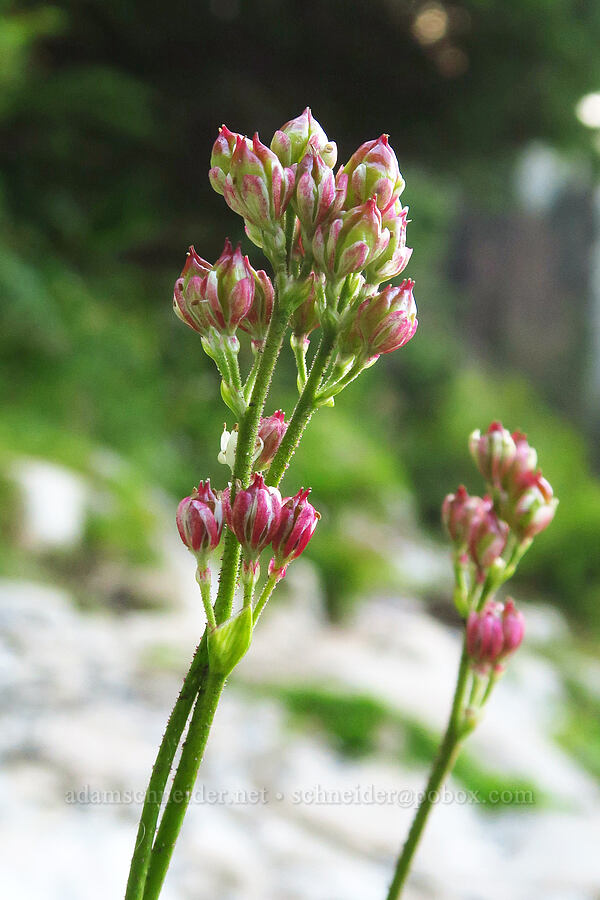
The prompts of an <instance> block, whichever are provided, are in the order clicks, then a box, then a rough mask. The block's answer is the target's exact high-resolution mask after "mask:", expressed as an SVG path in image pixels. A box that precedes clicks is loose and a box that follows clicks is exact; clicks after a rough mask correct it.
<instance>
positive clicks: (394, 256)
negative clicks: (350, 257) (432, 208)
mask: <svg viewBox="0 0 600 900" xmlns="http://www.w3.org/2000/svg"><path fill="white" fill-rule="evenodd" d="M407 218H408V206H405V207H404V208H402V207H401V206H400V204H399V203H397V204H395V205H394V206H393V207H392V208H391V209H390V210H388V212H386V213H385V215H384V216H383V227H384V228H387V229H388V231H389V232H390V242H389V244H388V245H387V247H386V249H385V250H384V251H383V253H381V254H380V255H379V256H378V257H377V259H376V260H375V262H374V263H372V264H371V265H370V266H368V267H367V268H366V269H365V278H366V279H367V281H368V282H369V284H381V282H382V281H389V280H390V278H396V276H397V275H400V273H401V272H403V271H404V269H405V268H406V266H407V265H408V261H409V260H410V258H411V256H412V249H411V248H410V247H407V246H406V223H407Z"/></svg>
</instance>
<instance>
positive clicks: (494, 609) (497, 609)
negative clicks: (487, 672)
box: [467, 600, 504, 669]
mask: <svg viewBox="0 0 600 900" xmlns="http://www.w3.org/2000/svg"><path fill="white" fill-rule="evenodd" d="M501 612H502V604H501V603H496V602H495V601H493V600H492V601H489V602H488V603H486V605H485V606H484V608H483V610H482V611H481V612H480V613H478V612H474V611H473V612H470V613H469V617H468V619H467V654H468V656H469V658H470V660H471V661H472V662H473V663H475V664H476V665H477V666H480V667H482V668H484V669H487V668H489V666H490V665H493V664H494V663H496V662H498V661H499V659H500V658H501V656H502V649H503V646H504V633H503V630H502V619H501V617H500V615H501Z"/></svg>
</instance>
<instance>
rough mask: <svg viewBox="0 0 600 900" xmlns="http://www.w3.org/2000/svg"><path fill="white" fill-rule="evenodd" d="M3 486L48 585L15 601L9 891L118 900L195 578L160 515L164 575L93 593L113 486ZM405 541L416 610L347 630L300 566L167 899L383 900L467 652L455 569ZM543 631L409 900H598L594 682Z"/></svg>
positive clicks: (230, 704)
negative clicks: (90, 556) (99, 530)
mask: <svg viewBox="0 0 600 900" xmlns="http://www.w3.org/2000/svg"><path fill="white" fill-rule="evenodd" d="M111 465H116V462H115V461H114V460H112V461H111V460H107V459H103V460H101V464H99V468H100V469H102V472H103V473H104V477H106V472H107V469H110V466H111ZM7 480H8V481H10V483H11V484H12V485H13V486H14V489H15V492H16V494H17V495H18V498H19V502H20V504H21V509H22V516H21V527H20V534H19V535H18V543H19V545H20V546H21V547H22V548H23V559H25V560H29V561H30V565H29V566H28V567H27V570H26V568H25V566H22V568H21V571H20V572H17V570H16V569H15V570H14V572H13V573H12V575H11V577H6V578H4V579H3V580H2V581H1V582H0V682H1V684H2V691H1V693H0V697H1V699H0V704H1V708H0V714H1V719H2V725H1V727H0V753H1V755H2V767H1V770H0V781H1V783H2V786H1V793H0V796H2V803H1V804H0V846H1V847H2V856H3V857H4V859H3V863H2V870H3V875H2V884H3V891H2V893H3V896H5V897H7V898H10V900H33V898H42V897H43V898H44V900H100V898H102V900H107V898H117V897H120V896H122V894H123V890H124V885H125V881H126V875H127V870H128V864H129V859H130V855H131V851H132V845H133V841H134V836H135V831H136V827H137V820H138V816H139V811H140V806H139V799H140V795H143V791H144V789H145V786H146V782H147V779H148V776H149V771H150V768H151V765H152V762H153V759H154V754H155V752H156V748H157V745H158V742H159V740H160V738H161V736H162V732H163V728H164V725H165V721H166V718H167V715H168V712H169V710H170V707H171V705H172V703H173V701H174V697H175V695H176V692H177V690H178V686H179V684H180V680H181V677H182V675H183V673H184V671H185V668H186V666H187V662H188V660H189V658H190V656H191V653H192V652H193V649H194V646H195V643H196V641H197V639H198V637H199V635H200V634H201V631H202V629H203V612H202V607H201V603H200V600H199V597H198V596H197V587H196V584H195V581H194V565H193V560H192V559H191V557H190V556H189V554H187V551H185V549H184V548H183V547H182V545H180V543H179V541H178V538H177V535H176V533H175V529H174V526H173V511H174V504H172V503H171V502H170V500H168V499H167V498H164V497H162V496H156V497H155V498H154V499H155V507H154V509H153V510H152V514H153V522H154V525H155V532H154V534H155V541H156V546H158V548H159V552H158V553H157V554H156V555H155V558H154V559H152V560H147V561H146V562H144V563H141V562H140V563H139V565H137V566H136V565H133V564H132V563H131V561H130V562H129V563H128V564H127V565H125V564H124V563H123V564H122V565H121V564H118V563H115V562H114V561H113V562H112V563H110V564H109V563H106V562H101V561H99V562H98V564H97V565H96V566H95V567H94V568H93V570H92V569H90V568H86V567H84V566H83V565H81V582H82V584H84V585H85V590H79V589H78V588H77V580H76V578H75V579H74V578H73V577H72V576H73V572H75V574H76V573H77V571H78V570H77V565H76V563H75V560H77V559H78V556H77V554H76V552H75V551H76V549H77V547H80V545H81V544H82V542H84V540H85V534H84V532H85V529H86V525H85V523H86V521H87V515H88V511H89V508H90V507H94V508H95V509H96V512H97V510H98V508H100V509H104V511H105V512H106V509H105V507H106V503H105V500H106V498H104V500H103V499H102V497H101V496H100V495H99V494H98V482H94V481H90V480H88V479H85V478H83V477H82V476H81V475H80V474H76V473H73V472H70V471H69V470H68V469H66V468H64V467H59V466H55V465H50V464H49V463H44V462H40V461H39V460H27V459H21V460H19V461H18V462H17V463H14V464H13V465H12V468H11V471H10V473H9V476H8V478H7ZM103 504H104V505H103ZM403 533H404V534H405V535H410V539H408V538H407V537H402V538H399V537H398V536H397V534H395V533H389V534H386V533H385V532H384V531H382V532H381V534H379V535H378V541H380V543H382V542H387V543H386V547H387V551H388V553H389V554H390V558H391V559H392V560H393V561H394V564H395V565H397V566H398V567H399V568H400V569H402V570H403V571H404V572H410V578H407V579H406V583H407V584H410V590H406V591H405V592H404V593H403V594H402V595H401V596H389V595H388V594H381V595H380V596H373V597H365V599H364V602H362V603H360V604H357V605H356V607H355V608H354V612H353V613H352V614H351V615H350V616H349V617H348V619H347V620H346V621H345V622H344V623H343V624H338V625H334V624H331V622H330V621H329V620H328V619H327V617H326V616H325V614H324V612H323V604H322V602H321V598H320V590H321V589H320V584H319V579H318V577H317V575H316V573H315V570H314V569H313V568H312V566H311V565H310V564H308V563H305V562H304V561H299V562H298V563H297V564H295V565H294V566H293V567H292V568H291V570H290V574H289V575H288V579H287V583H286V585H285V590H284V589H283V588H282V589H281V591H280V596H278V595H277V594H276V595H275V598H274V601H273V603H272V605H271V607H270V608H268V609H267V611H266V612H265V614H264V617H263V619H262V620H261V623H260V627H259V628H258V629H257V632H256V635H255V640H254V644H253V647H252V650H251V653H249V655H248V656H247V657H246V659H245V660H244V661H243V662H242V664H241V665H240V667H239V669H238V670H237V671H236V673H235V677H234V678H233V679H232V680H231V683H230V684H229V686H228V688H227V690H226V692H225V695H224V699H223V702H222V705H221V706H220V707H219V711H218V713H217V717H216V721H215V726H214V730H213V734H212V736H211V740H210V743H209V747H208V750H207V753H206V759H205V763H204V765H203V768H202V770H201V777H200V779H199V782H198V786H197V787H198V791H197V797H196V801H195V803H194V805H193V807H192V808H191V809H190V811H189V814H188V817H187V819H186V823H185V826H184V829H183V832H182V836H181V839H180V843H179V845H178V848H177V851H176V854H175V857H174V861H173V865H172V869H171V872H170V874H169V877H168V880H167V883H166V885H165V889H164V898H165V900H209V898H210V900H214V898H219V900H242V898H244V900H282V898H285V900H382V898H383V896H384V895H385V888H386V884H387V882H388V880H389V878H390V874H391V870H392V865H393V860H394V856H395V853H396V852H397V849H398V847H399V844H400V842H401V840H402V839H403V837H404V836H405V834H406V830H407V828H408V825H409V822H410V819H411V816H412V812H413V808H412V807H413V806H414V802H415V796H416V793H417V792H418V791H419V790H421V789H422V787H423V784H424V778H425V775H426V771H427V767H428V762H429V760H430V758H431V753H432V751H433V743H434V739H435V735H436V733H438V732H439V731H440V729H441V728H442V727H443V724H444V720H445V716H446V714H447V711H448V707H449V702H450V698H451V694H452V689H453V679H454V674H455V671H456V666H457V661H458V655H459V635H458V632H457V630H456V628H455V627H454V625H453V624H452V617H451V614H450V613H449V611H448V610H446V611H445V612H444V613H443V614H440V610H439V609H438V608H437V607H436V606H433V605H428V604H427V603H426V602H425V601H424V598H425V599H426V598H427V597H429V596H431V595H434V596H436V597H439V596H440V595H443V594H444V592H445V593H446V594H448V595H449V593H450V591H449V579H450V571H449V564H448V561H447V558H446V550H445V549H444V548H442V547H437V546H436V545H434V544H432V543H431V542H430V541H429V540H427V539H425V538H424V537H421V536H419V535H418V532H417V531H416V530H415V528H414V527H413V528H409V527H408V524H407V528H406V529H405V530H404V532H403ZM317 539H318V538H317ZM40 559H43V560H45V563H46V566H45V567H43V566H41V565H40ZM48 560H53V561H54V564H55V568H54V569H53V570H52V569H51V570H49V569H48V567H47V563H48ZM48 571H54V572H55V573H56V574H55V577H54V578H53V579H51V578H49V577H48V574H47V573H48ZM67 575H70V576H71V577H67ZM102 598H105V600H106V602H105V603H103V602H102ZM527 620H528V638H527V641H526V645H525V646H524V648H523V649H522V650H521V651H520V652H519V654H518V655H517V657H515V659H514V660H513V661H512V663H511V665H510V668H509V671H508V673H507V675H506V676H505V678H504V680H503V681H502V682H501V684H500V686H499V687H498V689H497V692H496V695H495V696H494V698H493V701H492V703H491V705H490V707H489V709H488V711H487V713H486V716H485V719H484V721H483V723H482V725H481V726H480V728H479V730H478V731H477V733H476V734H475V735H474V737H473V738H472V739H471V740H470V742H469V745H468V747H467V749H466V751H465V758H464V759H463V763H462V765H460V766H459V767H457V772H456V777H453V778H452V779H451V781H450V782H449V785H448V793H447V794H445V795H444V796H443V797H442V798H441V802H440V804H439V806H438V808H436V809H435V811H434V814H433V816H432V818H431V821H430V825H429V827H428V831H427V834H426V836H425V839H424V841H423V844H422V846H421V849H420V851H419V853H418V855H417V858H416V862H415V866H414V872H413V877H412V880H411V887H410V890H408V891H407V897H408V898H409V900H432V898H439V900H496V898H498V900H500V898H502V900H505V898H506V897H510V898H511V900H539V898H542V897H543V898H544V900H597V898H598V897H600V873H599V870H598V846H599V842H600V811H599V810H600V805H599V803H598V801H599V799H600V792H599V789H598V783H597V780H596V779H595V778H594V774H593V772H594V760H593V759H592V760H591V763H590V761H589V760H588V761H587V765H586V766H584V765H583V764H582V759H583V762H586V759H585V757H582V754H581V752H579V751H580V746H579V744H578V743H577V741H575V740H574V739H573V736H572V733H571V732H570V731H569V728H570V727H571V726H570V724H569V723H570V721H571V718H572V715H573V712H572V710H573V697H574V696H575V695H574V691H579V695H581V694H582V693H585V696H586V697H589V698H591V699H590V702H595V703H599V702H600V678H599V675H600V666H599V665H598V663H594V662H593V661H592V660H591V659H590V658H589V656H587V655H586V652H585V648H582V646H581V644H580V642H577V641H576V640H575V639H574V637H573V636H572V635H571V633H570V631H569V628H568V626H567V624H566V622H565V621H564V619H563V618H562V617H561V615H560V614H559V613H558V612H557V611H556V610H554V609H550V608H547V607H545V606H544V605H543V603H540V602H537V603H531V604H529V605H528V607H527ZM569 734H570V735H571V740H569V739H568V736H569ZM584 743H585V741H584ZM575 751H577V752H575ZM596 764H597V760H596ZM494 791H497V793H498V794H500V795H501V797H500V802H495V801H494V799H493V798H494V796H495V795H494ZM473 793H476V795H477V798H478V799H477V800H476V799H474V797H473Z"/></svg>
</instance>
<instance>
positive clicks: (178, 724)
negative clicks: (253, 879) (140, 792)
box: [125, 634, 208, 900]
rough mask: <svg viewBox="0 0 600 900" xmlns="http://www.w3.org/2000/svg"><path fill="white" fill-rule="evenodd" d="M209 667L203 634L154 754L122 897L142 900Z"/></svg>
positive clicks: (129, 899) (127, 899)
mask: <svg viewBox="0 0 600 900" xmlns="http://www.w3.org/2000/svg"><path fill="white" fill-rule="evenodd" d="M207 670H208V652H207V645H206V634H205V635H204V636H203V638H202V640H201V642H200V644H199V645H198V647H197V649H196V652H195V654H194V658H193V659H192V664H191V666H190V668H189V671H188V673H187V675H186V677H185V680H184V682H183V686H182V688H181V691H180V693H179V697H178V698H177V702H176V703H175V706H174V707H173V711H172V712H171V715H170V716H169V721H168V722H167V727H166V729H165V733H164V736H163V739H162V742H161V745H160V747H159V750H158V754H157V756H156V761H155V763H154V767H153V769H152V775H151V776H150V783H149V784H148V789H147V791H146V796H145V798H144V806H143V808H142V815H141V817H140V824H139V827H138V831H137V836H136V841H135V849H134V851H133V858H132V860H131V868H130V871H129V878H128V881H127V889H126V893H125V900H142V897H143V893H144V883H145V879H146V872H147V869H148V864H149V861H150V852H151V850H152V841H153V839H154V832H155V830H156V823H157V820H158V814H159V811H160V805H161V803H162V798H163V794H164V790H165V785H166V783H167V779H168V777H169V772H170V771H171V766H172V765H173V758H174V756H175V752H176V750H177V747H178V745H179V741H180V739H181V735H182V733H183V729H184V728H185V725H186V722H187V720H188V717H189V714H190V710H191V708H192V705H193V703H194V700H195V698H196V695H197V694H198V689H199V687H200V684H201V683H202V680H203V678H204V676H205V674H206V672H207Z"/></svg>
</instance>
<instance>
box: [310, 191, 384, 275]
mask: <svg viewBox="0 0 600 900" xmlns="http://www.w3.org/2000/svg"><path fill="white" fill-rule="evenodd" d="M389 241H390V232H389V230H388V229H387V228H382V218H381V212H380V211H379V209H378V208H377V204H376V202H375V199H374V198H371V199H370V200H367V202H366V203H364V204H363V205H362V206H357V207H356V208H355V209H352V210H350V211H348V212H342V213H340V216H339V217H338V218H337V219H334V220H333V222H331V223H330V224H327V223H324V224H322V225H319V226H318V228H317V230H316V231H315V236H314V238H313V242H312V249H313V254H314V257H315V260H316V261H317V263H318V265H319V266H320V268H321V270H322V271H323V272H325V274H327V275H329V276H330V277H331V278H334V279H337V280H341V279H342V278H345V277H346V275H349V274H350V273H351V272H361V271H362V270H363V269H364V268H365V267H366V266H368V265H370V264H371V263H372V262H374V261H375V260H376V259H377V257H378V256H380V254H382V253H383V251H384V250H385V249H386V248H387V246H388V244H389Z"/></svg>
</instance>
